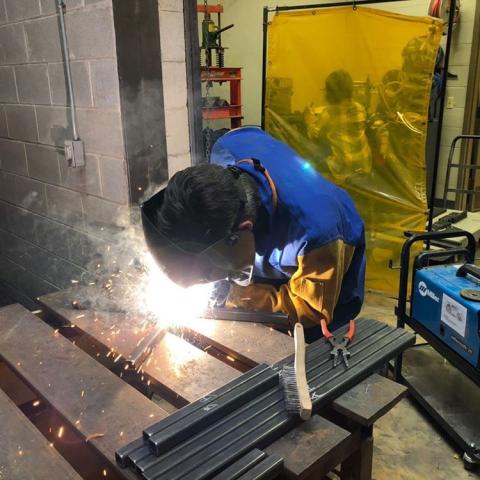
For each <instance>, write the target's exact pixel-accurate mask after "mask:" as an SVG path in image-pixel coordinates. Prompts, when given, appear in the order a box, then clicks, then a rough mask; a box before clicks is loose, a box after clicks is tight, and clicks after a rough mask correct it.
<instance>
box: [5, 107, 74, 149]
mask: <svg viewBox="0 0 480 480" xmlns="http://www.w3.org/2000/svg"><path fill="white" fill-rule="evenodd" d="M36 110H37V122H38V135H39V139H40V143H45V144H47V145H55V146H57V147H63V146H64V142H65V140H66V139H71V138H73V132H72V125H71V120H70V112H69V110H68V109H67V108H66V107H41V106H40V107H36ZM9 126H10V123H9Z"/></svg>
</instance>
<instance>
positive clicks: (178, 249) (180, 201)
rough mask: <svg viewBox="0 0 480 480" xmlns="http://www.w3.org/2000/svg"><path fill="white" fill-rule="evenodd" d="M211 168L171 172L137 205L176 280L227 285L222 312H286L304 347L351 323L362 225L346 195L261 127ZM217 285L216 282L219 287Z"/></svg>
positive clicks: (228, 143)
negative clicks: (302, 330)
mask: <svg viewBox="0 0 480 480" xmlns="http://www.w3.org/2000/svg"><path fill="white" fill-rule="evenodd" d="M211 161H212V163H211V164H206V165H198V166H194V167H189V168H187V169H185V170H183V171H181V172H178V173H177V174H175V175H174V176H173V177H172V178H171V180H170V182H169V184H168V186H167V188H166V189H165V190H162V191H161V192H159V193H157V194H156V195H155V196H154V197H152V198H151V199H150V200H149V201H148V202H146V203H145V204H144V205H143V206H142V213H143V216H142V217H143V224H144V229H145V236H146V240H147V243H148V245H149V247H150V249H151V251H152V253H153V255H154V256H155V258H156V259H157V261H158V263H159V264H160V265H161V266H162V267H163V268H164V270H165V272H166V273H167V275H169V276H170V277H171V278H172V279H173V280H174V281H176V282H177V283H179V284H181V285H184V286H188V285H192V284H195V283H204V282H213V281H219V280H220V281H223V283H222V284H223V285H228V288H227V289H226V290H227V293H228V295H227V296H226V306H227V307H239V308H244V309H249V310H265V311H270V312H285V313H287V314H288V315H289V317H290V319H291V321H292V323H293V322H296V321H297V320H299V321H301V322H302V323H303V324H304V326H305V327H306V328H307V329H306V338H307V341H313V340H314V339H316V338H318V337H320V336H321V330H320V327H319V325H320V320H321V319H322V318H325V319H326V320H327V321H328V322H329V323H330V324H332V325H331V326H332V328H336V327H338V326H340V325H342V324H344V323H346V322H348V321H349V320H351V319H353V318H354V317H355V316H356V315H357V314H358V313H359V311H360V308H361V305H362V301H363V294H364V277H365V240H364V226H363V222H362V220H361V218H360V216H359V215H358V213H357V211H356V210H355V206H354V205H353V202H352V200H351V199H350V197H349V196H348V194H347V193H346V192H345V191H344V190H342V189H340V188H338V187H337V186H335V185H334V184H333V183H331V182H329V181H328V180H326V179H325V178H323V177H322V176H321V175H320V174H319V173H317V172H316V171H315V170H314V169H313V168H312V167H311V166H310V165H309V164H308V163H307V162H306V161H305V160H303V159H302V158H300V157H299V156H298V155H297V154H296V153H295V152H294V151H293V150H291V149H290V148H289V147H288V146H286V145H285V144H283V143H281V142H279V141H277V140H275V139H274V138H272V137H270V136H269V135H267V134H266V133H265V132H263V131H262V130H261V129H259V128H253V127H245V128H240V129H237V130H233V131H231V132H229V133H227V134H226V135H224V136H223V137H221V138H220V139H219V140H218V141H217V143H216V144H215V146H214V147H213V150H212V155H211ZM217 285H218V284H217Z"/></svg>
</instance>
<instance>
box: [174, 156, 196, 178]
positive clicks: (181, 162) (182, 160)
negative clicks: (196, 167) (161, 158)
mask: <svg viewBox="0 0 480 480" xmlns="http://www.w3.org/2000/svg"><path fill="white" fill-rule="evenodd" d="M191 166H192V159H191V157H190V154H184V155H169V156H168V176H169V177H170V178H171V177H172V176H173V175H175V173H177V172H179V171H180V170H184V169H185V168H187V167H191Z"/></svg>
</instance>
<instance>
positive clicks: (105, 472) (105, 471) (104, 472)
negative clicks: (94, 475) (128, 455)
mask: <svg viewBox="0 0 480 480" xmlns="http://www.w3.org/2000/svg"><path fill="white" fill-rule="evenodd" d="M102 473H103V476H104V477H106V476H107V470H106V469H105V468H104V469H103V472H102Z"/></svg>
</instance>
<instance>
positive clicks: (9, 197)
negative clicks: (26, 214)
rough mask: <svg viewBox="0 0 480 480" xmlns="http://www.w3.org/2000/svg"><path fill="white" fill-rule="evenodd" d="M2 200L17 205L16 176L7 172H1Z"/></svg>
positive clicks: (0, 189)
mask: <svg viewBox="0 0 480 480" xmlns="http://www.w3.org/2000/svg"><path fill="white" fill-rule="evenodd" d="M0 199H1V200H5V201H6V202H10V203H15V201H16V197H15V176H14V175H13V174H11V173H8V172H6V171H5V170H0Z"/></svg>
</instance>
